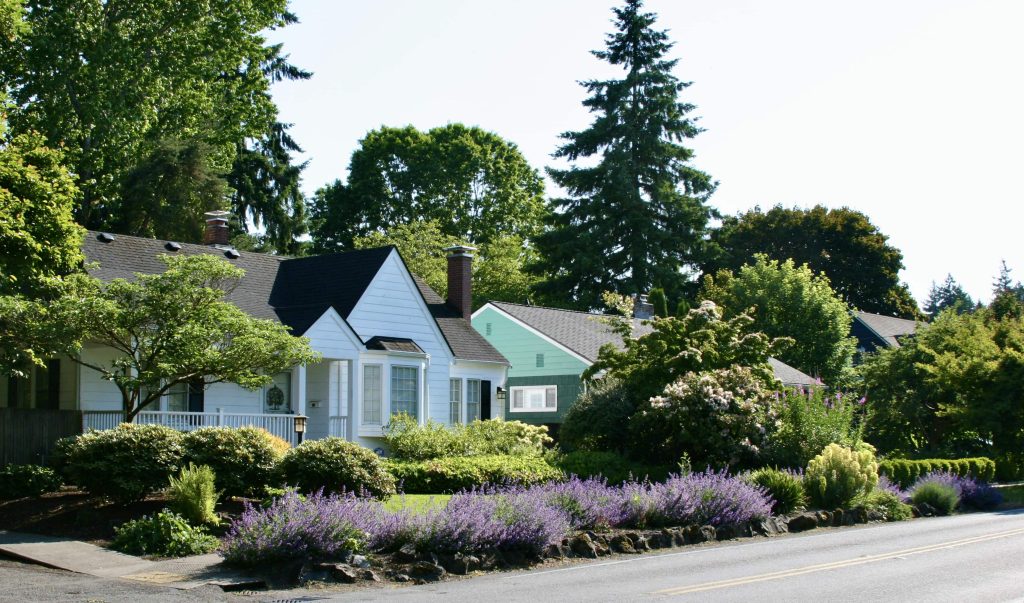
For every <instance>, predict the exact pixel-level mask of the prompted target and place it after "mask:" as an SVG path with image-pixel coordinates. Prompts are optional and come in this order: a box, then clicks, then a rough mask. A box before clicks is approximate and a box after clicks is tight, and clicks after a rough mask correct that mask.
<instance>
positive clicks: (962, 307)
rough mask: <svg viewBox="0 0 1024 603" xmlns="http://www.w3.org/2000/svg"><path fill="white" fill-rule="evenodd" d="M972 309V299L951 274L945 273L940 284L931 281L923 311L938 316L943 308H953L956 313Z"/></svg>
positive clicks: (931, 315)
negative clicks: (943, 279) (944, 277)
mask: <svg viewBox="0 0 1024 603" xmlns="http://www.w3.org/2000/svg"><path fill="white" fill-rule="evenodd" d="M973 309H974V300H973V299H971V296H970V295H968V294H967V292H966V291H964V288H963V287H961V286H960V283H958V282H956V279H954V278H953V275H952V274H947V275H946V280H945V281H944V282H943V283H942V284H941V285H936V284H935V283H934V282H932V288H931V290H930V291H929V292H928V300H927V301H926V302H925V304H924V311H925V313H926V314H927V315H928V316H930V317H932V318H935V317H936V316H938V315H939V313H940V312H942V311H943V310H953V311H954V312H956V313H957V314H963V313H964V312H970V311H971V310H973Z"/></svg>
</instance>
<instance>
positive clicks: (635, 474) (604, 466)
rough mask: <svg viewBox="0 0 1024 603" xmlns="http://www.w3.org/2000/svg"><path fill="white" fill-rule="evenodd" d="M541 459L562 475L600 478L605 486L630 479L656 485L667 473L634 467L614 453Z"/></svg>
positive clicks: (666, 470) (581, 452)
mask: <svg viewBox="0 0 1024 603" xmlns="http://www.w3.org/2000/svg"><path fill="white" fill-rule="evenodd" d="M545 458H546V459H547V461H548V463H549V464H551V465H553V466H555V467H558V468H559V469H561V470H562V471H564V472H565V474H566V475H576V476H579V477H580V478H581V479H586V478H591V477H603V478H605V479H607V480H608V483H609V484H621V483H623V482H625V481H628V480H630V479H637V480H644V479H650V480H652V481H660V480H664V479H665V478H666V477H668V474H669V472H670V471H671V469H670V468H668V467H661V466H657V465H644V464H641V463H635V462H633V461H630V460H629V459H627V458H626V457H624V456H622V455H620V454H616V453H614V452H597V451H590V450H575V451H573V452H567V453H555V454H549V455H547V456H546V457H545Z"/></svg>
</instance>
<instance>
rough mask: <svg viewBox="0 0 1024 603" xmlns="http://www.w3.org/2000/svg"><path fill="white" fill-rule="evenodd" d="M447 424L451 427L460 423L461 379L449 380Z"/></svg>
mask: <svg viewBox="0 0 1024 603" xmlns="http://www.w3.org/2000/svg"><path fill="white" fill-rule="evenodd" d="M449 384H450V385H449V394H448V404H449V411H448V422H449V423H451V424H452V425H455V424H457V423H461V422H462V379H450V380H449Z"/></svg>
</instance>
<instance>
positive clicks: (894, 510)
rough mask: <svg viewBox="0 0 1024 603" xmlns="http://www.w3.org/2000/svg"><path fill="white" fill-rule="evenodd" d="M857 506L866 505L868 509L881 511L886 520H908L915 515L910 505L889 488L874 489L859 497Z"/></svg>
mask: <svg viewBox="0 0 1024 603" xmlns="http://www.w3.org/2000/svg"><path fill="white" fill-rule="evenodd" d="M855 503H856V504H857V506H860V507H864V508H865V509H866V510H868V511H875V512H877V513H881V514H882V517H884V518H885V520H886V521H906V520H908V519H910V518H911V517H913V516H914V511H913V509H912V508H911V507H910V505H908V504H906V503H905V502H903V501H902V500H900V497H899V496H897V495H896V494H894V493H892V492H889V491H888V490H878V489H875V490H872V491H871V492H870V493H868V494H866V495H864V496H862V497H861V498H858V499H857V500H856V501H855Z"/></svg>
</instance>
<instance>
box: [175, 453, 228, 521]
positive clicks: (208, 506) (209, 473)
mask: <svg viewBox="0 0 1024 603" xmlns="http://www.w3.org/2000/svg"><path fill="white" fill-rule="evenodd" d="M214 482H215V477H214V474H213V470H212V469H210V467H209V466H207V465H200V466H198V467H196V466H195V465H193V464H192V463H189V465H188V467H186V468H184V469H182V470H181V475H180V476H179V477H177V478H175V477H174V476H173V475H172V476H171V478H170V486H169V487H168V488H167V493H168V494H169V495H170V497H171V508H172V509H174V510H175V511H177V512H178V513H181V514H182V515H183V516H184V517H185V519H187V520H188V521H191V522H192V523H198V524H207V525H217V524H218V523H220V520H219V519H218V518H217V513H216V512H215V510H216V508H217V498H218V497H219V496H220V495H219V494H218V493H217V490H216V488H215V486H214Z"/></svg>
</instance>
